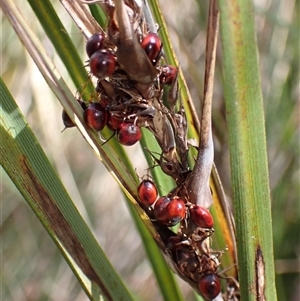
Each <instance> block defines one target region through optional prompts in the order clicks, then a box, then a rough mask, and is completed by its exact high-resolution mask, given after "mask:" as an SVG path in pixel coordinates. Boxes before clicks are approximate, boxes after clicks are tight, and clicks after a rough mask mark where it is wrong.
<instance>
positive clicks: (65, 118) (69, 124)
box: [61, 110, 75, 128]
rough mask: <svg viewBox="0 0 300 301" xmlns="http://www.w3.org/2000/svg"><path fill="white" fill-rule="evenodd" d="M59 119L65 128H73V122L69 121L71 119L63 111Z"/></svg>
mask: <svg viewBox="0 0 300 301" xmlns="http://www.w3.org/2000/svg"><path fill="white" fill-rule="evenodd" d="M61 117H62V120H63V123H64V126H65V127H66V128H71V127H74V126H75V124H74V122H73V121H72V120H71V118H70V117H69V115H68V114H67V112H66V111H65V110H63V111H62V114H61Z"/></svg>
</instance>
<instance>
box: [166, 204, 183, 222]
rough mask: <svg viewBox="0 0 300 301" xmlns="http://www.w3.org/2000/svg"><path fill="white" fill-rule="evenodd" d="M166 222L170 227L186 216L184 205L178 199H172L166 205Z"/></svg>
mask: <svg viewBox="0 0 300 301" xmlns="http://www.w3.org/2000/svg"><path fill="white" fill-rule="evenodd" d="M166 210H167V216H168V222H169V224H171V225H172V226H174V225H176V224H178V223H179V222H180V221H181V220H182V219H184V217H185V215H186V208H185V203H184V201H183V200H182V199H180V198H174V199H172V200H171V202H170V203H169V204H168V206H167V208H166Z"/></svg>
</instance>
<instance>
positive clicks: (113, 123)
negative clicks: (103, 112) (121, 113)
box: [106, 113, 123, 131]
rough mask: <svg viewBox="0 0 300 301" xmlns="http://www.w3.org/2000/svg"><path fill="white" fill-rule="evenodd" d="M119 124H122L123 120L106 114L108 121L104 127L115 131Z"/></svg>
mask: <svg viewBox="0 0 300 301" xmlns="http://www.w3.org/2000/svg"><path fill="white" fill-rule="evenodd" d="M121 123H123V118H120V117H118V116H116V115H114V114H111V113H109V114H108V121H107V124H106V125H107V127H108V128H109V129H110V130H112V131H116V130H117V129H118V127H119V126H120V125H121Z"/></svg>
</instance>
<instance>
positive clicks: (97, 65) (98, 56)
mask: <svg viewBox="0 0 300 301" xmlns="http://www.w3.org/2000/svg"><path fill="white" fill-rule="evenodd" d="M115 67H116V59H115V57H114V55H113V54H112V53H111V52H109V51H107V50H104V49H102V50H99V51H97V52H95V53H94V54H93V55H92V56H91V59H90V68H91V72H92V74H93V75H94V76H96V77H98V78H103V77H106V76H111V75H112V74H113V72H114V70H115Z"/></svg>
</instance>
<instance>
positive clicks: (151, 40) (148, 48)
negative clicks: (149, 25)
mask: <svg viewBox="0 0 300 301" xmlns="http://www.w3.org/2000/svg"><path fill="white" fill-rule="evenodd" d="M141 46H142V48H143V49H144V50H145V52H146V54H147V56H148V57H149V59H150V61H151V63H152V64H154V65H155V64H156V63H157V62H158V60H159V59H160V56H161V48H162V43H161V40H160V38H159V37H158V35H157V34H156V33H154V32H149V34H148V35H147V36H146V37H145V38H144V39H143V41H142V43H141Z"/></svg>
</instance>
